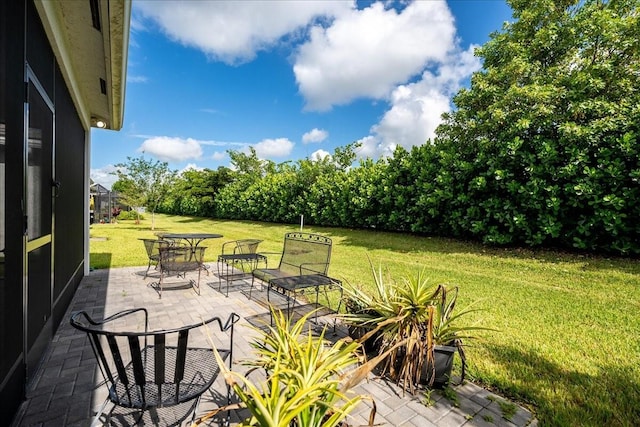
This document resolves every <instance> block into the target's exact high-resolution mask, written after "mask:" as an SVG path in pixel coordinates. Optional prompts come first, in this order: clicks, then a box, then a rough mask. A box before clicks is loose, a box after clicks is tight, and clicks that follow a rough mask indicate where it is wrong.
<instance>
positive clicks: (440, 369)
mask: <svg viewBox="0 0 640 427" xmlns="http://www.w3.org/2000/svg"><path fill="white" fill-rule="evenodd" d="M458 289H459V288H458V287H457V286H454V287H450V288H447V287H445V286H444V285H438V288H437V289H436V292H435V294H434V298H433V304H434V309H435V313H434V317H433V326H432V329H431V331H432V336H433V343H434V349H433V351H434V364H433V366H427V367H426V369H425V370H423V373H422V376H421V380H422V382H423V383H425V384H430V385H433V386H435V387H444V386H446V385H447V384H448V383H449V379H450V378H451V370H452V367H453V359H454V357H455V354H456V352H457V353H458V354H459V355H460V361H461V365H462V373H461V377H460V381H461V382H462V381H463V380H464V376H465V371H466V366H467V359H466V355H465V352H464V347H463V342H464V341H465V340H470V339H475V338H476V336H475V335H474V333H475V332H476V331H479V330H490V329H489V328H485V327H481V326H475V325H461V324H460V322H459V319H461V318H463V317H464V316H466V315H468V314H469V313H471V312H474V311H476V309H472V308H471V307H470V306H469V307H466V308H464V309H461V310H457V311H456V310H455V308H456V303H457V301H458Z"/></svg>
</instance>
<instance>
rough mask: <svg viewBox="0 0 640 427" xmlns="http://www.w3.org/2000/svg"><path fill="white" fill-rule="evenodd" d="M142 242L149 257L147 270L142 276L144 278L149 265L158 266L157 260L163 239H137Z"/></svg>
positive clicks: (147, 272)
mask: <svg viewBox="0 0 640 427" xmlns="http://www.w3.org/2000/svg"><path fill="white" fill-rule="evenodd" d="M139 240H142V243H144V248H145V250H146V251H147V258H148V259H149V265H148V266H147V271H145V272H144V278H145V279H146V278H147V276H148V275H149V269H150V268H151V266H152V265H153V266H155V267H156V268H158V261H160V245H161V244H163V243H165V241H164V240H161V239H139Z"/></svg>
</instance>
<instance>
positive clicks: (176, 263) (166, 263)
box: [158, 243, 207, 298]
mask: <svg viewBox="0 0 640 427" xmlns="http://www.w3.org/2000/svg"><path fill="white" fill-rule="evenodd" d="M205 249H207V248H206V247H204V246H193V247H192V246H189V245H176V244H173V243H171V244H169V243H162V244H160V248H159V251H160V259H159V261H158V265H159V266H160V282H159V283H158V285H159V289H158V293H159V295H160V298H162V288H163V285H164V279H165V278H166V277H167V276H170V275H173V274H175V275H177V276H185V274H186V273H188V272H190V271H197V272H198V278H197V280H190V281H189V284H190V285H191V286H192V287H193V288H194V289H195V291H196V292H197V294H198V295H200V275H201V272H202V270H203V269H204V251H205Z"/></svg>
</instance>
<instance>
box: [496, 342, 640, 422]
mask: <svg viewBox="0 0 640 427" xmlns="http://www.w3.org/2000/svg"><path fill="white" fill-rule="evenodd" d="M486 348H487V349H488V350H489V351H490V352H491V353H492V354H493V355H494V357H493V359H492V363H494V364H499V365H501V367H500V371H502V372H506V373H507V374H508V377H509V378H520V379H521V382H522V385H521V386H519V385H517V384H514V383H510V382H506V383H500V384H497V385H498V386H499V388H500V389H501V391H502V392H503V393H504V394H506V397H509V398H512V399H516V400H519V401H524V402H527V403H531V404H533V405H534V406H535V407H536V412H537V417H538V419H539V420H540V422H541V424H542V425H554V426H555V425H557V426H565V425H567V426H569V425H584V426H604V425H616V426H632V425H637V423H638V420H640V378H639V376H638V367H632V366H600V367H599V370H598V373H597V374H595V375H589V374H585V373H581V372H576V371H575V370H572V369H571V367H569V366H561V365H558V364H556V363H554V362H551V361H549V360H547V359H545V358H544V357H542V356H540V355H539V354H537V353H535V352H533V351H524V350H521V349H517V348H514V347H511V346H495V345H494V346H492V345H487V346H486Z"/></svg>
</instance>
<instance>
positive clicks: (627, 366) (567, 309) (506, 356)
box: [90, 215, 640, 426]
mask: <svg viewBox="0 0 640 427" xmlns="http://www.w3.org/2000/svg"><path fill="white" fill-rule="evenodd" d="M297 230H299V225H289V226H287V225H281V224H267V223H253V222H238V221H219V220H211V219H200V218H190V217H171V216H166V215H156V229H155V231H156V232H157V231H172V232H187V231H194V232H211V233H220V234H222V235H224V238H223V239H217V240H208V241H206V242H205V244H206V245H207V246H208V249H207V256H206V259H207V260H208V261H213V260H215V259H216V256H217V254H218V253H219V252H220V248H221V245H222V243H223V242H224V241H227V240H234V239H238V238H247V237H256V238H260V239H263V240H264V242H263V243H262V244H261V246H260V250H261V251H265V252H277V251H279V250H281V249H282V238H283V234H284V233H285V232H287V231H297ZM305 231H308V232H317V233H320V234H324V235H327V236H329V237H331V238H332V239H333V244H334V249H333V255H332V262H331V268H330V274H331V275H332V276H334V277H336V278H338V279H341V280H343V281H346V282H349V283H351V284H357V285H363V286H370V285H372V283H373V282H372V276H371V272H370V267H369V263H368V261H367V256H368V257H370V258H371V260H372V261H373V262H374V264H376V265H382V266H383V267H384V268H387V269H388V270H389V272H390V273H391V274H392V275H393V276H394V277H401V276H402V275H413V274H415V273H416V272H417V271H419V270H420V269H422V268H424V269H426V271H427V272H428V276H429V277H431V279H432V280H433V283H434V286H435V285H436V284H438V283H449V284H455V285H458V286H459V287H460V297H459V299H460V300H461V301H460V304H461V305H462V306H465V305H467V304H468V303H471V302H473V303H474V304H475V305H476V306H478V307H481V308H483V310H482V311H481V312H478V313H474V315H475V319H473V320H474V321H477V322H479V323H480V324H481V325H482V326H486V327H491V328H496V329H498V331H497V332H484V333H482V334H481V336H482V339H481V340H479V341H477V342H475V343H473V345H471V346H468V347H467V356H468V360H469V361H470V366H471V368H470V373H471V378H472V380H473V381H474V382H476V383H479V384H482V385H484V386H485V387H487V388H491V389H493V390H496V391H498V392H499V393H501V394H503V395H504V396H506V397H509V398H511V399H514V400H516V401H519V402H521V403H523V404H525V406H528V407H529V408H530V409H532V410H533V411H534V412H535V413H536V414H537V417H538V418H539V420H540V424H541V425H568V426H572V425H593V426H601V425H629V426H630V425H638V423H639V422H640V320H639V319H640V262H639V261H638V260H628V259H618V258H604V257H595V256H583V255H575V254H566V253H561V252H552V251H529V250H522V249H495V248H489V247H485V246H482V245H479V244H472V243H465V242H459V241H454V240H447V239H440V238H430V237H417V236H412V235H408V234H401V233H382V232H376V231H363V230H348V229H337V228H321V227H307V226H305ZM153 233H154V231H152V230H151V221H150V218H149V217H147V218H146V219H145V220H144V221H142V223H141V224H139V225H136V224H134V222H133V221H123V222H121V223H119V224H95V225H93V226H92V227H91V238H92V240H91V244H90V251H91V266H92V267H93V268H109V267H123V266H136V265H145V266H146V264H147V258H146V253H145V250H144V246H143V244H142V242H140V241H139V240H137V239H138V238H142V237H153ZM100 238H106V240H105V239H100ZM276 259H277V258H276V257H274V259H273V261H272V263H273V264H275V263H276V262H277V261H276Z"/></svg>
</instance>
